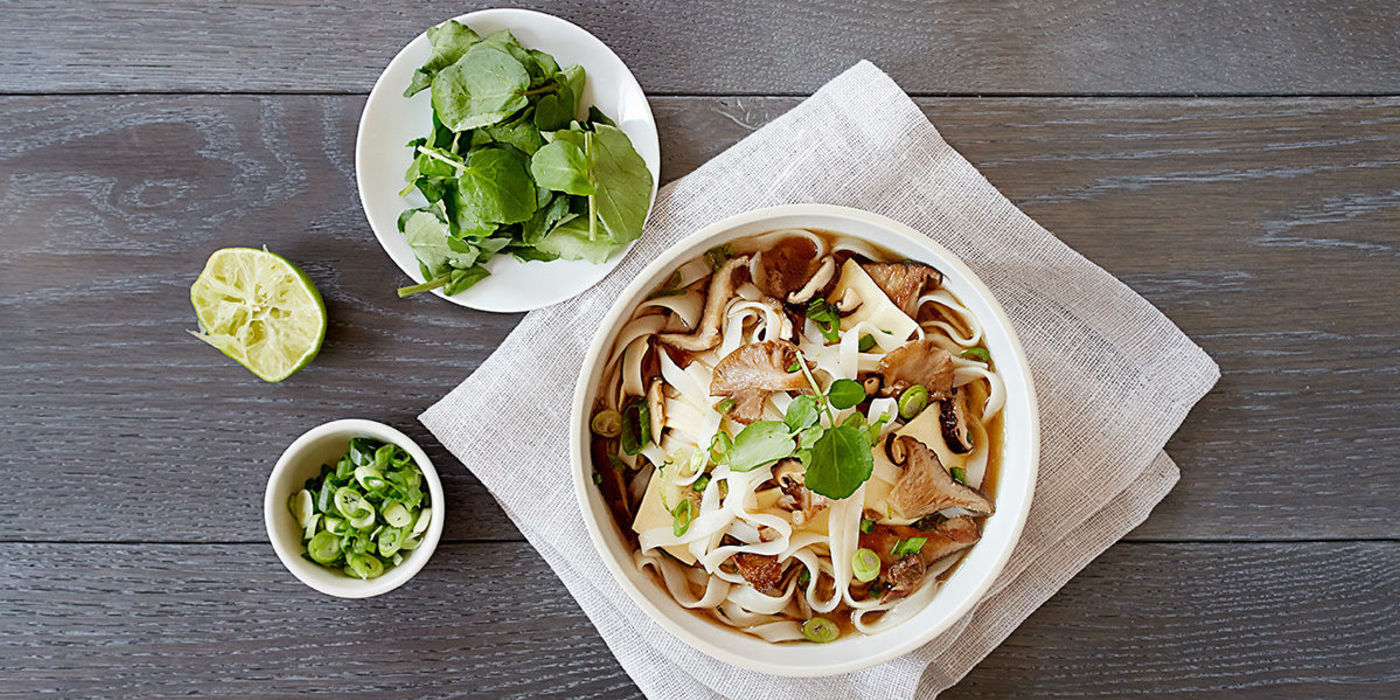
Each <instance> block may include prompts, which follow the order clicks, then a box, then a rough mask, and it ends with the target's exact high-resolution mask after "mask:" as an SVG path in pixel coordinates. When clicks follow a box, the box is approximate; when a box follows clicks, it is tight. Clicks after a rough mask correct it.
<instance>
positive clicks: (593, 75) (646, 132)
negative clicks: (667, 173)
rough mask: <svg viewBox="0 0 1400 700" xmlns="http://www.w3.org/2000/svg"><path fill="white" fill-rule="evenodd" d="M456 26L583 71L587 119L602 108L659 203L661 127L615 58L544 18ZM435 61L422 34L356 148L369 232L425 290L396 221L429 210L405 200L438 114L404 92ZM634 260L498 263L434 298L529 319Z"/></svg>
mask: <svg viewBox="0 0 1400 700" xmlns="http://www.w3.org/2000/svg"><path fill="white" fill-rule="evenodd" d="M454 19H456V20H457V21H458V22H461V23H462V24H465V25H466V26H468V27H470V28H471V29H472V30H474V31H475V32H476V33H478V34H481V35H482V36H485V35H487V34H489V33H491V32H495V31H499V30H501V29H509V30H510V31H511V33H513V34H514V35H515V38H517V39H519V40H520V43H522V44H524V45H525V47H526V48H531V49H539V50H541V51H544V52H546V53H549V54H551V55H553V56H554V58H555V60H557V61H558V62H559V65H560V66H571V65H578V66H583V69H584V72H585V73H586V75H587V82H586V83H585V84H584V88H583V96H582V98H581V100H580V104H581V105H582V106H583V110H582V111H583V112H584V113H586V112H587V110H588V107H589V106H590V105H596V106H597V107H598V109H601V110H602V111H603V113H604V114H606V115H608V116H609V117H611V118H612V120H613V121H615V122H617V126H618V128H619V129H621V130H622V131H623V133H625V134H627V138H629V139H631V140H632V146H633V148H635V149H637V154H638V155H640V156H641V157H642V160H644V161H646V164H647V168H648V169H650V170H651V177H652V188H651V197H652V201H653V203H654V202H655V200H656V185H657V180H658V179H659V178H660V176H661V145H660V142H659V141H658V140H657V137H656V120H655V119H654V118H653V117H652V114H651V106H650V105H649V104H647V98H646V95H645V94H644V93H643V92H642V87H641V86H640V85H638V84H637V79H636V78H635V77H634V76H633V75H632V72H631V71H629V70H627V66H626V65H625V64H623V62H622V59H620V58H618V57H617V54H615V53H613V52H612V49H609V48H608V47H607V45H606V44H604V43H603V42H602V41H599V40H598V38H597V37H595V36H593V35H592V34H589V33H588V32H587V31H586V30H584V29H583V28H581V27H579V26H578V25H575V24H573V23H571V22H568V21H566V20H563V19H560V18H558V17H555V16H553V15H547V14H544V13H542V12H532V11H530V10H515V9H498V10H482V11H480V12H471V13H468V14H465V15H460V16H458V17H456V18H454ZM431 54H432V45H431V44H429V43H428V37H427V35H426V34H419V35H418V37H417V38H415V39H414V40H413V41H411V42H409V44H408V46H405V47H404V48H403V50H401V51H399V53H398V55H397V56H395V57H394V60H392V61H390V62H389V67H388V68H385V69H384V73H383V74H382V75H380V76H379V80H377V81H376V82H375V83H374V89H373V90H371V91H370V93H369V100H368V101H366V102H365V111H364V113H363V114H362V115H361V116H360V131H359V135H358V136H357V137H356V139H355V176H356V179H357V181H358V184H359V189H360V202H361V203H362V204H363V205H364V208H365V216H366V217H368V218H369V225H370V228H373V229H374V235H375V237H376V238H378V239H379V244H380V245H381V246H383V247H384V252H386V253H388V254H389V257H390V258H393V260H394V262H395V263H396V264H397V265H398V266H399V269H400V270H403V272H404V274H405V275H408V276H409V277H411V278H413V280H414V281H415V282H422V281H423V276H422V275H421V274H419V272H418V261H417V259H415V258H414V257H413V249H412V248H410V247H409V245H408V242H407V241H405V240H404V237H403V234H402V233H400V232H399V227H398V220H399V214H400V213H401V212H403V210H405V209H411V208H415V207H421V206H424V205H426V204H427V202H426V201H425V200H424V199H423V198H422V195H421V194H419V193H417V192H414V193H412V195H410V196H409V197H407V198H405V197H400V196H399V190H401V189H403V186H404V181H403V174H404V171H405V170H407V169H408V166H409V163H410V162H411V161H412V155H413V154H412V152H411V151H410V149H408V148H407V147H405V146H404V144H406V143H408V142H409V141H411V140H413V139H416V138H418V137H420V136H424V135H426V134H427V133H428V132H429V131H431V130H432V104H431V98H430V95H429V94H428V91H427V90H423V91H421V92H419V93H418V94H416V95H414V96H413V97H411V98H405V97H404V96H403V91H404V88H405V87H407V86H408V83H409V80H410V78H411V77H412V75H413V72H414V71H415V70H417V69H418V67H419V66H421V65H423V63H424V62H425V61H427V60H428V57H429V56H430V55H431ZM648 213H650V212H648ZM628 249H629V250H630V246H629V248H628ZM626 255H627V251H626V250H623V251H619V252H617V253H614V254H613V256H612V257H611V258H609V259H608V261H607V262H605V263H603V264H601V265H595V264H593V263H591V262H588V261H586V260H555V261H552V262H547V263H546V262H538V261H535V262H527V263H521V262H519V261H517V260H516V259H515V258H513V257H511V256H509V255H498V256H496V257H494V258H493V259H492V260H491V262H489V263H487V265H486V268H487V269H489V270H490V271H491V276H490V277H487V278H486V279H484V280H482V281H480V282H478V283H476V284H475V285H473V286H472V287H471V288H470V289H468V290H466V291H464V292H461V293H459V294H456V295H453V296H447V295H445V294H443V293H442V290H438V289H435V290H433V292H432V293H433V294H436V295H438V296H440V297H442V298H444V299H447V300H448V301H451V302H452V303H454V304H459V305H461V306H466V307H470V308H473V309H480V310H482V311H498V312H514V311H529V310H531V309H538V308H540V307H542V306H548V305H550V304H554V303H558V302H560V301H563V300H565V299H568V298H570V297H572V296H575V295H577V294H579V293H581V292H583V291H584V290H586V289H588V288H589V287H592V286H593V285H595V284H597V283H598V281H599V280H601V279H603V278H604V277H606V276H607V275H608V273H609V272H611V271H612V269H613V268H614V267H617V265H618V263H620V262H622V259H623V257H625V256H626Z"/></svg>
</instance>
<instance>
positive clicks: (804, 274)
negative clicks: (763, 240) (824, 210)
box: [751, 236, 822, 299]
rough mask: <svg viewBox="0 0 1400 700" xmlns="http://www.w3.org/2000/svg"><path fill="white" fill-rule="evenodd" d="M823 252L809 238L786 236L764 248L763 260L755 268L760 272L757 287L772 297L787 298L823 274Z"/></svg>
mask: <svg viewBox="0 0 1400 700" xmlns="http://www.w3.org/2000/svg"><path fill="white" fill-rule="evenodd" d="M819 252H820V251H818V250H817V246H816V244H814V243H813V242H812V241H811V240H810V239H808V238H806V237H803V236H787V237H784V238H782V239H780V240H778V241H776V242H775V243H773V244H772V245H770V246H768V247H767V248H766V249H764V251H763V253H762V260H761V261H759V262H758V263H755V265H754V266H753V268H751V269H754V270H759V271H760V272H759V273H758V275H757V276H756V277H755V279H754V284H757V285H758V286H759V287H760V288H762V289H763V292H764V293H765V294H767V295H769V296H772V297H776V298H778V299H786V298H788V295H789V294H792V293H793V292H795V291H797V290H799V289H801V288H802V287H803V286H804V285H805V284H806V283H808V282H809V281H810V280H811V279H812V277H813V275H815V274H816V273H817V272H819V269H818V268H819V267H820V266H821V264H822V260H821V259H820V258H818V257H817V255H818V253H819ZM755 257H758V255H757V254H755ZM818 288H820V286H819V287H818Z"/></svg>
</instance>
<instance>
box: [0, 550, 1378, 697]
mask: <svg viewBox="0 0 1400 700" xmlns="http://www.w3.org/2000/svg"><path fill="white" fill-rule="evenodd" d="M0 578H3V580H4V581H5V582H6V585H5V586H4V587H2V588H0V633H3V635H0V672H3V673H4V675H5V678H6V683H5V684H4V686H3V688H0V693H6V694H9V693H12V694H16V695H26V696H34V695H39V694H43V693H55V692H58V693H61V694H63V695H67V696H76V695H83V696H91V695H101V696H123V697H164V696H172V695H192V694H193V695H201V696H205V695H224V696H249V695H262V694H275V695H294V694H298V693H317V694H322V695H330V696H335V697H383V696H386V695H390V696H397V697H405V696H413V697H444V696H455V695H476V696H483V697H533V696H536V695H539V694H551V695H559V696H568V697H585V698H586V697H623V696H631V695H636V694H637V691H636V688H635V687H634V686H633V685H632V684H631V682H630V680H629V679H628V678H627V676H626V674H625V673H624V672H623V671H622V669H621V668H620V667H619V666H618V665H617V662H616V661H615V660H614V659H613V658H612V656H611V654H609V652H608V651H607V648H606V647H605V646H604V645H603V644H602V642H601V640H600V639H599V638H598V636H597V634H596V632H595V631H594V630H593V628H592V626H591V625H590V624H589V622H588V620H587V618H585V617H584V616H583V615H582V613H581V612H580V611H579V610H578V608H577V607H576V606H575V604H574V603H573V601H572V599H571V598H570V597H569V595H568V593H567V592H566V591H565V590H564V588H563V586H562V585H561V584H560V583H559V581H558V579H556V578H554V576H553V574H551V573H550V572H549V570H548V568H547V567H546V566H545V565H544V564H543V562H541V561H540V560H539V559H538V558H537V557H536V556H535V555H534V554H533V552H531V551H530V550H529V549H528V548H527V547H525V546H524V545H521V544H508V543H490V544H454V545H445V546H443V547H441V548H440V549H439V550H438V552H437V553H436V555H435V556H434V558H433V560H432V562H431V563H430V564H429V565H428V567H427V568H426V569H424V570H423V572H421V573H420V574H419V575H418V577H417V578H415V579H414V580H413V581H411V582H409V583H408V584H407V585H406V586H405V587H403V588H401V589H399V590H397V591H394V592H392V593H389V594H386V595H384V596H381V597H379V598H374V599H370V600H361V601H346V600H339V599H334V598H329V597H326V596H322V595H319V594H317V593H315V592H313V591H311V590H310V589H308V588H306V587H304V586H302V585H301V584H300V583H298V582H296V581H295V580H294V579H292V577H291V576H290V575H289V574H287V573H286V572H285V571H284V570H283V569H282V568H281V567H280V565H279V564H278V563H277V561H276V559H275V558H274V557H273V556H272V554H271V551H270V549H269V547H268V546H267V545H207V546H206V545H150V546H124V545H75V544H7V545H0ZM1397 587H1400V545H1397V544H1395V543H1354V544H1343V545H1337V544H1327V543H1313V544H1293V545H1261V544H1231V545H1180V544H1136V545H1134V544H1120V545H1118V546H1116V547H1114V548H1113V549H1111V550H1110V551H1109V552H1107V553H1106V554H1105V555H1104V556H1102V557H1101V558H1100V559H1099V560H1097V561H1096V562H1094V563H1093V564H1091V565H1090V566H1089V568H1088V569H1087V570H1086V571H1084V572H1083V573H1082V574H1080V575H1079V576H1078V577H1076V578H1075V579H1074V580H1073V581H1071V582H1070V583H1069V585H1068V586H1066V587H1065V588H1064V590H1062V591H1061V592H1060V593H1059V594H1058V595H1056V596H1055V597H1054V598H1052V599H1051V600H1050V601H1049V602H1048V603H1047V604H1046V605H1045V606H1044V607H1043V608H1041V609H1040V610H1039V611H1037V612H1036V613H1035V614H1034V615H1033V616H1032V617H1031V618H1030V619H1029V620H1028V621H1027V622H1026V623H1025V624H1024V625H1022V627H1021V628H1020V629H1019V630H1018V631H1017V632H1015V633H1014V634H1013V635H1012V636H1011V637H1010V638H1009V639H1008V640H1007V641H1006V643H1004V644H1003V645H1002V646H1001V647H1000V648H999V649H998V650H997V651H996V652H994V653H993V654H992V655H991V656H990V657H989V658H988V659H987V660H986V661H985V662H983V663H982V664H981V665H980V666H978V667H977V669H975V670H974V671H973V672H972V673H971V674H970V675H969V676H968V677H967V678H966V679H965V680H964V681H963V682H962V683H961V684H960V685H958V686H957V687H955V688H954V689H953V690H951V691H949V693H948V694H947V695H946V696H945V697H949V698H961V697H1011V696H1016V697H1026V696H1029V695H1037V696H1039V695H1053V694H1098V695H1113V696H1122V695H1127V694H1152V695H1158V694H1165V693H1179V694H1183V695H1200V694H1202V693H1222V692H1225V691H1231V692H1234V693H1240V694H1244V695H1246V696H1250V697H1271V698H1272V697H1279V696H1280V695H1288V696H1306V695H1319V694H1320V695H1325V696H1327V697H1382V696H1387V695H1389V696H1393V695H1394V694H1395V693H1396V692H1400V670H1397V669H1400V607H1398V605H1397V601H1396V599H1395V596H1394V595H1393V592H1394V591H1395V590H1396V588H1397Z"/></svg>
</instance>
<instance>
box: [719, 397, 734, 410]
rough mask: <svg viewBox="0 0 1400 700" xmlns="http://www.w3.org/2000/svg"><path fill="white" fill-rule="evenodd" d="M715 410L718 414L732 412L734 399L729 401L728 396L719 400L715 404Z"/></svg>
mask: <svg viewBox="0 0 1400 700" xmlns="http://www.w3.org/2000/svg"><path fill="white" fill-rule="evenodd" d="M715 410H716V411H719V412H720V413H729V412H730V411H732V410H734V399H731V398H729V397H728V396H726V397H724V398H723V399H720V401H719V403H717V404H715Z"/></svg>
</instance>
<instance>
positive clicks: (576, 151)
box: [530, 139, 597, 195]
mask: <svg viewBox="0 0 1400 700" xmlns="http://www.w3.org/2000/svg"><path fill="white" fill-rule="evenodd" d="M530 174H531V175H533V176H534V178H535V182H536V183H537V184H539V185H540V186H541V187H548V188H549V189H551V190H559V191H560V192H567V193H569V194H577V195H590V194H594V193H595V192H597V190H596V189H595V188H594V186H593V183H592V182H589V168H588V159H587V157H586V156H585V155H584V153H583V149H581V148H579V147H578V146H576V145H574V144H573V143H570V142H569V141H566V140H563V139H560V140H556V141H555V142H554V143H551V144H548V145H546V146H545V147H543V148H541V149H540V150H539V151H537V152H536V153H535V155H534V156H533V157H531V158H530Z"/></svg>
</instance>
